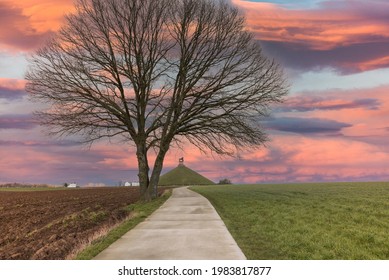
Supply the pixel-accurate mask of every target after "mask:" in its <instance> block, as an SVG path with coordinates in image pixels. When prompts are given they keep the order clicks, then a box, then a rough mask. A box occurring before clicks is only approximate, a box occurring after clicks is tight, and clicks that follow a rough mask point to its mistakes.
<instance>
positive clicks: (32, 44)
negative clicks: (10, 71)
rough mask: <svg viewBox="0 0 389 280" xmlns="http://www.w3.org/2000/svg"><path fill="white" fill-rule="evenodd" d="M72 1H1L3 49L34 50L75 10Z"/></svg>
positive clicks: (0, 22) (0, 38)
mask: <svg viewBox="0 0 389 280" xmlns="http://www.w3.org/2000/svg"><path fill="white" fill-rule="evenodd" d="M73 9H74V8H73V3H72V1H71V0H62V1H59V0H46V1H36V0H27V1H7V2H2V3H0V25H1V26H3V27H6V28H1V29H0V48H2V49H3V50H7V51H17V50H27V51H28V50H31V49H35V48H37V47H38V46H40V45H41V44H42V43H44V41H45V40H46V39H47V38H48V36H50V34H51V33H52V32H55V31H56V30H58V28H59V27H60V26H61V24H62V21H63V17H64V15H65V14H66V13H69V12H71V11H73Z"/></svg>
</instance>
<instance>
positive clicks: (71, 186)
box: [68, 183, 78, 188]
mask: <svg viewBox="0 0 389 280" xmlns="http://www.w3.org/2000/svg"><path fill="white" fill-rule="evenodd" d="M68 188H78V186H77V184H76V183H72V184H69V185H68Z"/></svg>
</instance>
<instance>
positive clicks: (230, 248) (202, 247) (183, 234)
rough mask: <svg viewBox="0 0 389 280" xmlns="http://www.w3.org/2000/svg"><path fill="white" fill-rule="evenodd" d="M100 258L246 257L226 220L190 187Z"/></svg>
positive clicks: (179, 192) (176, 191) (193, 258)
mask: <svg viewBox="0 0 389 280" xmlns="http://www.w3.org/2000/svg"><path fill="white" fill-rule="evenodd" d="M95 259H97V260H129V259H135V260H243V259H246V257H245V256H244V254H243V253H242V251H241V250H240V248H239V247H238V245H237V244H236V242H235V240H234V239H233V238H232V236H231V234H230V233H229V232H228V230H227V228H226V226H225V225H224V223H223V221H222V220H221V219H220V217H219V215H218V214H217V212H216V211H215V209H214V208H213V206H212V205H211V203H210V202H209V201H208V200H207V199H206V198H204V197H203V196H201V195H199V194H198V193H195V192H193V191H191V190H188V189H187V188H186V187H183V188H178V189H174V190H173V194H172V196H171V197H170V198H169V199H168V200H167V201H166V202H165V203H164V204H163V205H162V206H161V207H160V208H159V209H158V210H157V211H155V212H154V213H153V214H152V215H151V216H150V217H149V218H147V219H146V220H145V221H143V222H142V223H140V224H139V225H137V226H136V227H135V228H134V229H132V230H130V231H129V232H127V233H126V234H125V235H123V236H122V237H121V238H120V239H119V240H117V241H116V242H114V243H113V244H112V245H111V246H109V247H108V248H107V249H106V250H104V251H103V252H101V253H100V254H99V255H97V256H96V258H95Z"/></svg>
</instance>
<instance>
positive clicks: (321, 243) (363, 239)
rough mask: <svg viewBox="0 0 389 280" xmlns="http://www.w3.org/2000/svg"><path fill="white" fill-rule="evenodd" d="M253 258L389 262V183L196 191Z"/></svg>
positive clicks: (210, 187) (276, 186)
mask: <svg viewBox="0 0 389 280" xmlns="http://www.w3.org/2000/svg"><path fill="white" fill-rule="evenodd" d="M193 189H194V190H195V191H197V192H199V193H200V194H202V195H204V196H205V197H207V198H208V199H209V200H210V202H211V203H212V204H213V205H214V207H215V208H216V210H217V211H218V213H219V214H220V216H221V217H222V219H223V220H224V222H225V224H226V226H227V228H228V229H229V231H230V232H231V234H232V235H233V237H234V238H235V240H236V241H237V243H238V245H239V246H240V248H241V249H242V251H243V252H244V254H245V255H246V257H247V258H248V259H292V260H293V259H299V260H311V259H312V260H321V259H331V260H370V259H373V260H377V259H380V260H387V259H389V183H380V182H373V183H312V184H283V185H276V184H274V185H273V184H272V185H271V184H269V185H228V186H227V185H226V186H208V187H202V186H201V187H200V186H198V187H194V188H193Z"/></svg>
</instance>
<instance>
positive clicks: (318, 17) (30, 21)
mask: <svg viewBox="0 0 389 280" xmlns="http://www.w3.org/2000/svg"><path fill="white" fill-rule="evenodd" d="M231 2H232V4H233V5H236V6H237V7H239V8H240V9H241V10H242V12H243V13H245V15H246V18H247V28H248V29H249V30H250V31H251V32H253V34H254V37H255V39H256V40H258V41H259V43H260V45H261V46H262V48H263V51H264V54H266V55H267V56H269V57H272V58H274V59H275V60H276V61H277V62H278V63H279V64H280V65H281V66H282V67H283V68H284V70H285V74H286V76H287V78H288V81H289V84H290V94H289V95H288V97H287V98H286V100H285V102H284V103H282V104H279V105H277V106H273V108H272V114H271V116H270V117H269V118H268V119H266V120H265V121H263V126H264V127H265V128H266V131H267V133H268V135H269V137H270V141H269V142H267V143H266V146H264V147H262V148H260V149H258V150H256V151H251V152H242V153H241V154H239V157H238V158H220V157H218V156H215V155H212V154H206V155H205V154H202V153H201V152H199V151H198V150H196V149H195V148H193V147H186V148H185V149H184V150H179V149H172V150H171V151H170V152H169V153H168V155H167V157H166V160H165V165H164V171H168V170H170V169H172V168H174V167H175V166H176V165H177V164H178V159H179V158H180V157H185V163H186V165H187V166H188V167H190V168H192V169H194V170H196V171H198V172H200V173H201V174H203V175H204V176H206V177H208V178H210V179H211V180H213V181H215V182H218V181H219V180H220V179H223V178H228V179H230V180H231V181H232V182H233V183H292V182H323V181H328V182H334V181H388V180H389V145H388V139H389V17H388V16H387V15H388V13H389V1H386V0H369V1H365V0H334V1H323V0H303V1H287V0H277V1H276V0H274V1H254V0H252V1H249V0H231ZM72 10H73V2H72V0H42V1H38V0H24V1H16V0H8V1H7V0H6V1H4V0H0V26H1V27H0V183H7V182H19V183H48V184H58V185H59V184H63V183H65V182H77V183H78V184H81V185H84V186H101V185H116V184H118V182H119V181H137V162H136V157H135V153H134V149H133V148H132V147H131V146H129V145H123V144H119V143H117V142H115V141H113V142H112V143H109V142H107V141H104V142H99V143H96V144H95V145H93V146H92V147H86V146H83V145H80V144H78V143H77V142H76V141H75V139H71V138H64V139H55V138H50V137H48V136H47V134H46V133H45V128H44V127H41V126H39V121H38V120H36V119H34V118H32V112H33V111H35V110H38V109H39V108H41V107H42V105H40V104H36V103H31V102H30V101H29V99H28V95H27V93H26V92H25V90H24V86H25V81H24V74H25V71H26V69H27V67H28V57H29V56H30V55H31V54H32V53H34V52H35V51H36V50H37V48H39V47H40V46H42V45H43V44H44V43H45V41H46V40H47V38H49V37H50V36H51V35H52V34H54V33H55V32H56V31H57V30H58V28H59V27H60V26H61V24H62V22H63V15H64V13H68V12H71V11H72Z"/></svg>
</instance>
